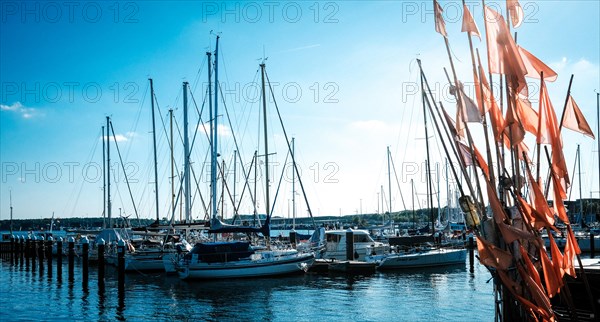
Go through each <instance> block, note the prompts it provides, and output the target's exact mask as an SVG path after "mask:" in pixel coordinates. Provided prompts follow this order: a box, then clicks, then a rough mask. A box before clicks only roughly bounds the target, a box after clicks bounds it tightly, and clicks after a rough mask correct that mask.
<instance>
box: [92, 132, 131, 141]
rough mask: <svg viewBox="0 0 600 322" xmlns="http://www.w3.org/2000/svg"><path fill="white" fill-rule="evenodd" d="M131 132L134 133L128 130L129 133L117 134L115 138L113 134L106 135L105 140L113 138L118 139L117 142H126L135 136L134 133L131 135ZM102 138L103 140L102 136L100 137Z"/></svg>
mask: <svg viewBox="0 0 600 322" xmlns="http://www.w3.org/2000/svg"><path fill="white" fill-rule="evenodd" d="M130 133H133V132H127V134H125V135H123V134H115V137H114V138H113V136H112V135H110V136H109V137H108V138H107V137H106V136H104V140H110V141H111V142H112V141H113V140H117V142H125V141H128V140H129V138H131V137H132V136H133V135H130ZM100 140H102V136H101V137H100Z"/></svg>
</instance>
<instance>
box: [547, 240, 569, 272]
mask: <svg viewBox="0 0 600 322" xmlns="http://www.w3.org/2000/svg"><path fill="white" fill-rule="evenodd" d="M547 231H548V239H549V240H550V254H552V268H553V269H554V273H556V277H558V278H560V279H562V277H563V276H564V275H565V271H564V270H563V254H562V253H561V252H560V249H558V245H556V242H555V241H554V237H552V233H551V232H550V230H549V229H548V230H547Z"/></svg>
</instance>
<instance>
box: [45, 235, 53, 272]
mask: <svg viewBox="0 0 600 322" xmlns="http://www.w3.org/2000/svg"><path fill="white" fill-rule="evenodd" d="M53 244H54V238H52V236H49V237H48V240H47V241H46V261H47V262H48V266H52V246H53Z"/></svg>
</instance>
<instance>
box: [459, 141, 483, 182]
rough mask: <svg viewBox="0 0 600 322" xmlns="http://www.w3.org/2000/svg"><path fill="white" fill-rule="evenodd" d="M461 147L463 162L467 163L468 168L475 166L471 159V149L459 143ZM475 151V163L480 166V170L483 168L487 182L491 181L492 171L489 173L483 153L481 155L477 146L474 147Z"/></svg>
mask: <svg viewBox="0 0 600 322" xmlns="http://www.w3.org/2000/svg"><path fill="white" fill-rule="evenodd" d="M459 147H460V153H461V156H462V158H463V161H464V162H465V165H466V166H470V165H474V164H473V160H472V158H471V149H469V147H468V146H467V145H465V144H464V143H462V142H459ZM473 151H474V152H475V162H476V164H475V166H478V167H479V168H481V170H482V171H483V173H485V178H486V179H487V180H489V179H490V171H489V168H488V165H487V163H486V162H485V159H484V158H483V156H482V155H481V153H479V150H477V147H476V146H473Z"/></svg>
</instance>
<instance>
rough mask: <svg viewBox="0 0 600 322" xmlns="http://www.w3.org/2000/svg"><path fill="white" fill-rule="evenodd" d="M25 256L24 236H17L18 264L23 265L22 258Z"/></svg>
mask: <svg viewBox="0 0 600 322" xmlns="http://www.w3.org/2000/svg"><path fill="white" fill-rule="evenodd" d="M24 257H25V236H21V237H20V238H19V265H20V266H23V261H24V260H23V259H24Z"/></svg>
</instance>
